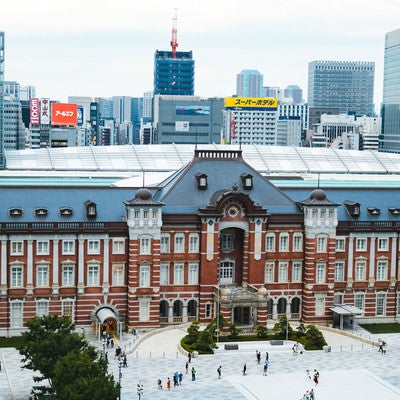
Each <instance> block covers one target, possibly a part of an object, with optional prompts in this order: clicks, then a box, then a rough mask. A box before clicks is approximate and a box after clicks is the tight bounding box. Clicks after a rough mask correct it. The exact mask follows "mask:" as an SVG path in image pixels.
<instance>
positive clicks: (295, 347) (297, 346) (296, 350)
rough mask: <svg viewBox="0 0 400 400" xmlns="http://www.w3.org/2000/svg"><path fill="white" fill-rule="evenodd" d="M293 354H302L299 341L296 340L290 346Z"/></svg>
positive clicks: (301, 346)
mask: <svg viewBox="0 0 400 400" xmlns="http://www.w3.org/2000/svg"><path fill="white" fill-rule="evenodd" d="M292 351H293V355H294V356H297V355H298V354H303V345H302V344H300V343H299V342H296V343H295V344H294V345H293V347H292Z"/></svg>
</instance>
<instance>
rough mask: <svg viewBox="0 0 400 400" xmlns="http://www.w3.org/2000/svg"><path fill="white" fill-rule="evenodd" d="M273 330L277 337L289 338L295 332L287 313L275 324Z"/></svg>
mask: <svg viewBox="0 0 400 400" xmlns="http://www.w3.org/2000/svg"><path fill="white" fill-rule="evenodd" d="M273 330H274V332H275V337H276V338H277V339H286V338H288V339H289V338H290V337H291V336H292V334H293V328H292V327H291V326H290V324H289V322H288V319H287V317H286V315H282V317H281V318H280V319H279V322H277V323H276V324H275V325H274V328H273Z"/></svg>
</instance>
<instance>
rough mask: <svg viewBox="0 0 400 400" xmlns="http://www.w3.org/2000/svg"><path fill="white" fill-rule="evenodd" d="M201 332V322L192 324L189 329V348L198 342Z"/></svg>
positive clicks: (187, 337)
mask: <svg viewBox="0 0 400 400" xmlns="http://www.w3.org/2000/svg"><path fill="white" fill-rule="evenodd" d="M199 331H200V322H199V321H194V322H192V323H191V325H190V326H189V328H188V329H187V332H188V334H187V335H186V338H185V343H186V344H188V345H189V346H190V345H192V344H193V343H196V341H197V340H198V338H199Z"/></svg>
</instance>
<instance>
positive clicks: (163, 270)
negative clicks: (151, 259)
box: [160, 264, 169, 285]
mask: <svg viewBox="0 0 400 400" xmlns="http://www.w3.org/2000/svg"><path fill="white" fill-rule="evenodd" d="M160 285H169V265H168V264H161V265H160Z"/></svg>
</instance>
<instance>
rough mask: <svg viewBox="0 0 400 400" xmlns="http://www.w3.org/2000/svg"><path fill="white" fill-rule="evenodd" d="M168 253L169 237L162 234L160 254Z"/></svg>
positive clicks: (166, 234)
mask: <svg viewBox="0 0 400 400" xmlns="http://www.w3.org/2000/svg"><path fill="white" fill-rule="evenodd" d="M169 252H170V236H169V233H162V234H161V238H160V253H169Z"/></svg>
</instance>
